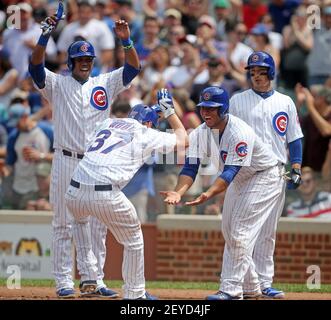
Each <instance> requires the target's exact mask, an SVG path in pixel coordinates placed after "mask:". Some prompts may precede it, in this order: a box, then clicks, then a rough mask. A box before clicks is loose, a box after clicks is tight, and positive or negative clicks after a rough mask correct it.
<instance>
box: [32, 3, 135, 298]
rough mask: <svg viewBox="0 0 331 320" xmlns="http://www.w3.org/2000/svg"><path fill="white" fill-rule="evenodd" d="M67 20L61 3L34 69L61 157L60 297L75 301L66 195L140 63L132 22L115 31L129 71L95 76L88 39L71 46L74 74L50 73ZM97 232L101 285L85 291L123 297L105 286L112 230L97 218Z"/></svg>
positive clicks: (46, 26)
mask: <svg viewBox="0 0 331 320" xmlns="http://www.w3.org/2000/svg"><path fill="white" fill-rule="evenodd" d="M62 17H63V4H62V2H60V4H59V8H58V12H57V14H56V15H55V16H52V17H47V18H46V19H45V21H44V22H43V23H42V35H41V36H40V39H39V41H38V44H37V45H36V47H35V49H34V50H33V53H32V56H31V60H30V64H29V71H30V74H31V76H32V79H33V81H34V83H35V85H36V87H37V89H38V90H39V91H40V92H41V94H42V95H43V96H44V97H45V98H46V99H47V100H48V101H49V102H50V104H51V106H52V108H53V123H54V148H55V154H54V159H53V164H52V174H51V187H50V200H51V203H52V206H53V210H54V216H53V223H52V226H53V234H52V236H53V241H52V254H53V273H54V276H55V283H56V292H57V295H58V297H60V298H71V297H74V296H75V291H74V283H73V281H72V267H73V263H72V258H71V256H72V251H71V243H72V221H73V218H72V216H71V215H70V213H69V212H68V210H67V208H66V206H65V200H64V195H65V192H66V190H67V188H68V186H69V183H70V179H71V176H72V173H73V171H74V169H75V168H76V166H77V165H78V163H79V161H80V160H81V159H82V158H83V157H84V150H85V148H86V145H87V143H88V141H89V140H90V138H91V135H92V134H93V132H94V129H95V126H96V123H97V122H100V121H102V120H104V119H107V118H108V117H109V115H110V106H111V104H112V102H113V101H114V99H115V98H116V96H117V95H118V94H119V93H120V92H121V91H123V90H124V89H126V88H127V86H128V85H129V84H130V82H131V81H132V79H133V78H134V77H135V76H136V75H137V74H138V73H139V70H140V63H139V59H138V55H137V53H136V50H135V49H134V46H133V43H132V41H131V40H130V29H129V27H128V23H127V22H126V21H124V20H118V21H116V22H115V28H114V31H115V34H116V35H117V36H118V37H119V38H120V39H121V41H122V44H123V47H124V52H125V64H124V67H121V68H119V69H116V70H114V71H112V72H109V73H105V74H101V75H99V76H97V77H94V78H91V77H90V74H91V71H92V68H93V61H94V59H95V53H94V48H93V46H92V45H91V44H90V43H89V42H87V41H77V42H74V43H72V44H71V45H70V47H69V48H68V62H67V64H68V68H69V71H70V72H71V74H70V75H68V76H63V75H60V74H55V73H53V72H51V71H49V70H47V69H46V68H45V67H44V60H45V48H46V46H47V41H48V39H49V37H50V34H51V33H52V31H53V30H54V29H55V28H56V26H57V24H58V23H59V21H60V19H61V18H62ZM91 229H92V233H91V235H92V248H93V252H94V254H95V256H96V258H97V260H98V279H97V287H96V289H95V290H94V289H93V286H89V285H86V286H85V285H84V284H82V283H81V285H80V291H81V293H82V294H86V293H89V294H91V295H93V296H100V297H105V298H114V297H117V296H118V293H116V292H115V291H113V290H111V289H108V288H107V287H106V285H105V284H104V282H103V276H104V273H103V267H104V263H105V256H106V248H105V239H106V233H107V228H106V226H105V225H104V224H102V223H100V221H99V220H97V219H95V218H94V217H92V218H91ZM80 263H83V262H82V261H81V262H80ZM81 269H83V270H84V268H81ZM81 276H83V275H81Z"/></svg>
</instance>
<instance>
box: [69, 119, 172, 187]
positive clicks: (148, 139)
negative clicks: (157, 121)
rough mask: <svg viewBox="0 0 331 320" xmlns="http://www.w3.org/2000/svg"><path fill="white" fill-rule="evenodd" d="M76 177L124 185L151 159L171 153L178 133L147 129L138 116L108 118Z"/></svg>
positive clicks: (89, 147) (86, 182) (93, 182)
mask: <svg viewBox="0 0 331 320" xmlns="http://www.w3.org/2000/svg"><path fill="white" fill-rule="evenodd" d="M92 140H93V141H92V143H90V144H89V146H88V148H87V150H86V152H85V155H84V158H83V159H82V160H81V161H80V162H79V165H78V167H77V168H76V170H75V172H74V174H73V179H74V180H76V181H79V182H80V183H83V184H87V185H93V184H113V185H117V186H119V187H120V188H123V187H124V186H125V185H126V184H127V183H128V182H129V181H130V180H131V178H132V177H133V176H134V174H135V173H136V172H137V171H138V169H139V168H140V167H141V166H142V165H143V164H144V163H145V162H146V161H147V160H148V159H149V158H150V156H151V153H152V151H156V152H161V153H168V152H170V151H172V150H173V148H174V146H175V145H176V135H175V134H170V133H166V132H161V131H156V130H154V129H150V128H147V127H145V126H143V125H142V124H140V123H139V122H138V121H136V120H134V119H129V118H127V119H110V118H108V119H106V120H105V121H103V122H102V123H101V124H100V125H99V127H98V128H97V130H96V133H95V135H94V139H92Z"/></svg>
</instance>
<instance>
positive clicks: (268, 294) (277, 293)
mask: <svg viewBox="0 0 331 320" xmlns="http://www.w3.org/2000/svg"><path fill="white" fill-rule="evenodd" d="M262 296H263V297H264V298H271V299H284V298H285V293H284V292H283V291H281V290H277V289H275V288H272V287H270V288H265V289H263V290H262Z"/></svg>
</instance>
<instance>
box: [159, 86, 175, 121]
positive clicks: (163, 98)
mask: <svg viewBox="0 0 331 320" xmlns="http://www.w3.org/2000/svg"><path fill="white" fill-rule="evenodd" d="M157 101H158V104H159V106H160V108H161V110H162V112H163V114H164V117H165V118H168V117H170V116H171V115H172V114H174V113H175V108H174V103H173V102H172V96H171V93H170V92H169V91H168V89H164V88H163V89H161V90H159V91H158V92H157Z"/></svg>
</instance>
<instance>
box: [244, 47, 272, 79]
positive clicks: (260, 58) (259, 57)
mask: <svg viewBox="0 0 331 320" xmlns="http://www.w3.org/2000/svg"><path fill="white" fill-rule="evenodd" d="M252 67H266V68H268V78H269V79H270V80H273V79H274V78H275V61H274V59H273V58H272V56H271V55H270V54H269V53H266V52H264V51H256V52H253V53H252V54H251V55H250V56H249V57H248V60H247V66H246V68H245V69H246V70H249V69H250V68H252Z"/></svg>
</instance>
